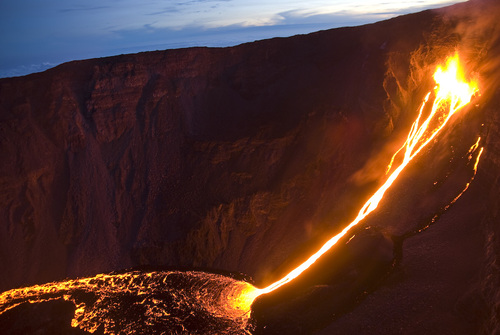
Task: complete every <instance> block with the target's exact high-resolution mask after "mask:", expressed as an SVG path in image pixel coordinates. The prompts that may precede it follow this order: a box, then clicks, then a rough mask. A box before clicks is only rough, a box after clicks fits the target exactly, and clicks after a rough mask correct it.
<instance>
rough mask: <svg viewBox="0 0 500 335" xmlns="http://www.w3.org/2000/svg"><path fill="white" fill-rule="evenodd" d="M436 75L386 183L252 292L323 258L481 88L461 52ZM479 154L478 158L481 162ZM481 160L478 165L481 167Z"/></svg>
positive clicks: (271, 288)
mask: <svg viewBox="0 0 500 335" xmlns="http://www.w3.org/2000/svg"><path fill="white" fill-rule="evenodd" d="M433 77H434V81H435V82H436V86H435V88H434V91H433V92H434V98H433V103H432V107H431V108H430V111H429V112H428V113H429V114H428V115H427V117H426V118H425V119H423V118H424V113H425V111H426V110H428V107H427V103H428V101H429V98H430V97H431V94H432V92H429V93H428V94H427V95H426V96H425V99H424V102H423V103H422V105H421V107H420V110H419V114H418V116H417V119H416V120H415V122H414V123H413V125H412V127H411V129H410V132H409V133H408V137H407V139H406V141H405V143H404V144H403V145H402V146H401V148H400V149H399V150H398V151H397V152H396V153H395V154H394V156H393V157H392V159H391V162H390V164H389V167H388V170H387V171H388V173H389V172H390V171H391V170H392V172H391V174H390V175H389V177H388V178H387V180H386V181H385V182H384V184H383V185H382V186H381V187H380V188H379V189H378V190H377V191H376V192H375V193H374V194H373V195H372V196H371V197H370V198H369V199H368V201H367V202H366V203H365V204H364V205H363V207H362V208H361V210H360V211H359V213H358V215H357V216H356V218H355V219H354V220H353V221H352V222H351V223H349V224H348V225H347V226H346V227H344V229H342V231H341V232H340V233H338V234H337V235H335V236H333V237H332V238H331V239H330V240H328V241H327V242H326V243H325V244H324V245H323V246H322V247H321V248H320V249H319V250H318V251H317V252H316V253H314V254H313V255H312V256H310V257H309V259H307V260H306V261H305V262H304V263H302V264H300V265H299V266H298V267H296V268H295V269H293V270H292V271H291V272H290V273H288V274H287V275H286V276H285V277H283V278H282V279H280V280H278V281H276V282H274V283H273V284H271V285H269V286H267V287H265V288H263V289H257V290H258V291H257V292H252V293H253V295H255V297H257V296H258V295H260V294H266V293H269V292H272V291H274V290H276V289H277V288H279V287H281V286H283V285H285V284H287V283H289V282H290V281H292V280H293V279H295V278H296V277H297V276H299V275H300V274H301V273H302V272H304V271H305V270H306V269H308V268H309V267H310V266H311V265H312V264H313V263H314V262H316V260H317V259H319V258H320V257H321V256H322V255H323V254H324V253H325V252H327V251H328V250H330V249H331V248H332V247H333V246H334V245H335V244H336V243H337V242H338V241H339V240H340V239H341V238H342V237H344V236H345V235H346V234H347V233H348V232H349V230H351V229H352V228H353V227H355V226H356V225H357V224H358V223H359V222H360V221H362V220H363V219H364V218H365V217H366V216H367V215H368V214H370V213H371V212H373V211H374V210H375V209H376V208H377V206H378V204H379V202H380V201H381V200H382V198H383V196H384V194H385V192H386V191H387V189H389V187H390V186H391V185H392V184H393V183H394V181H395V180H396V179H397V177H398V176H399V175H400V173H401V172H402V171H403V170H404V168H405V167H406V166H407V165H408V163H409V162H410V161H411V160H412V159H413V158H414V157H415V156H417V155H418V153H419V152H420V151H421V150H422V149H423V148H425V147H426V146H427V145H428V144H429V143H430V142H431V141H432V140H433V139H434V138H435V137H436V136H437V134H438V133H439V132H440V131H441V130H442V129H443V128H444V127H445V125H446V124H447V123H448V121H449V120H450V119H451V117H452V116H453V115H454V114H455V113H456V112H457V111H459V110H460V109H461V108H462V107H463V106H465V105H467V104H468V103H469V102H470V100H471V98H472V96H473V95H474V94H475V93H476V92H478V85H477V82H476V81H467V80H466V78H465V75H464V72H463V70H462V69H461V68H460V62H459V57H458V53H455V55H454V56H452V57H450V58H448V59H447V60H446V63H445V65H444V66H438V67H437V69H436V72H435V73H434V76H433ZM422 119H423V121H422ZM480 154H481V153H480ZM480 154H479V155H480ZM479 155H478V158H477V162H479ZM399 156H402V157H399ZM396 161H400V162H399V165H398V166H397V167H396V168H394V169H393V164H394V163H395V162H396ZM477 162H476V166H475V168H477Z"/></svg>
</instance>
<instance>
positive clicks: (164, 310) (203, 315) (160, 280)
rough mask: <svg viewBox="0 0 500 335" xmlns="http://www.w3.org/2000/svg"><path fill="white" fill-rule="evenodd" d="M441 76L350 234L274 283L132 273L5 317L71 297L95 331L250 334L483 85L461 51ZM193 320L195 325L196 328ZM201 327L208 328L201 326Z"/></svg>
mask: <svg viewBox="0 0 500 335" xmlns="http://www.w3.org/2000/svg"><path fill="white" fill-rule="evenodd" d="M433 78H434V80H435V83H436V86H435V87H434V89H433V90H432V91H431V92H429V93H428V94H427V95H426V96H425V98H424V101H423V103H422V105H421V106H420V109H419V112H418V116H417V118H416V120H415V121H414V123H413V124H412V126H411V129H410V131H409V133H408V136H407V138H406V141H405V142H404V143H403V145H402V146H401V147H400V149H399V150H397V151H396V153H395V154H394V155H393V156H392V159H391V161H390V163H389V166H388V170H387V175H388V177H387V179H386V180H385V182H384V183H383V184H382V186H380V188H379V189H378V190H377V191H376V192H375V193H373V195H372V196H371V197H370V198H369V199H368V200H367V201H366V202H365V204H364V205H363V206H362V207H361V209H360V210H359V213H358V215H357V216H356V218H355V219H354V220H353V221H352V222H350V223H349V224H347V225H346V226H345V227H344V228H343V229H342V231H340V232H339V233H338V234H337V235H335V236H333V237H332V238H331V239H330V240H328V241H327V242H326V243H325V244H324V245H323V246H321V248H319V250H318V251H317V252H315V253H314V254H313V255H311V256H310V257H309V258H308V259H307V260H306V261H305V262H303V263H302V264H300V265H299V266H297V267H296V268H295V269H293V270H292V271H291V272H289V273H288V274H287V275H286V276H284V277H283V278H281V279H279V280H277V281H276V282H274V283H272V284H270V285H269V286H267V287H264V288H257V287H255V286H253V285H252V284H250V283H248V282H246V281H244V280H238V279H234V278H231V277H228V276H223V275H217V274H210V273H204V272H195V271H183V272H181V271H158V272H141V271H132V272H128V273H124V274H107V275H97V276H95V277H91V278H83V279H74V280H67V281H61V282H55V283H48V284H43V285H36V286H32V287H28V288H21V289H14V290H10V291H6V292H3V293H2V294H1V295H0V314H4V313H7V312H8V311H9V310H11V309H13V308H15V307H17V306H19V305H21V304H24V303H38V302H49V301H52V300H57V299H64V300H66V301H71V302H72V303H73V304H74V306H75V310H74V317H73V319H72V321H71V326H73V327H78V328H80V329H83V330H86V331H89V332H92V333H93V332H95V331H98V332H101V333H110V334H113V333H123V332H126V333H136V334H137V333H155V332H156V331H158V332H161V331H164V330H165V329H169V330H170V331H171V332H172V333H184V334H185V333H204V334H222V333H227V334H232V333H250V332H251V330H252V327H251V321H250V312H251V309H252V304H253V303H254V301H255V300H256V299H257V297H259V296H262V295H265V294H268V293H270V292H273V291H275V290H277V289H278V288H280V287H283V286H284V285H286V284H288V283H290V282H292V281H293V280H294V279H295V278H297V277H298V276H300V275H301V274H302V273H303V272H304V271H305V270H307V269H308V268H309V267H310V266H311V265H312V264H314V263H315V262H316V261H317V260H318V259H319V258H320V257H321V256H322V255H324V254H325V253H326V252H327V251H329V250H330V249H332V247H333V246H335V245H336V244H337V242H338V241H339V240H340V239H341V238H342V237H344V236H345V235H346V234H347V233H348V232H349V231H351V229H353V227H355V226H356V225H358V224H359V223H360V222H361V221H362V220H363V219H364V218H365V217H366V216H368V215H369V214H370V213H372V212H373V211H374V210H375V209H376V208H377V206H378V204H379V202H380V201H381V200H382V198H383V197H384V194H385V192H386V191H387V190H388V189H389V188H390V187H391V185H393V183H394V182H395V181H396V179H397V178H398V176H399V175H400V174H401V173H402V172H403V170H404V169H405V168H406V166H407V165H408V164H409V163H410V162H411V161H412V160H413V159H414V158H415V157H417V155H418V154H419V153H420V152H421V151H422V150H423V149H424V148H425V147H426V146H428V145H429V144H430V143H431V142H433V141H435V140H437V136H438V134H439V133H440V132H441V130H442V129H443V128H444V127H445V126H446V125H447V124H448V123H449V121H450V120H451V118H452V117H453V116H454V115H456V114H457V113H458V112H460V111H461V110H463V107H464V106H466V105H467V104H468V103H469V102H470V101H471V99H472V97H473V96H474V94H476V93H477V92H478V90H479V89H478V84H477V81H475V80H467V78H466V76H465V73H464V71H463V70H462V68H461V66H460V61H459V56H458V53H455V55H454V56H452V57H449V58H448V59H447V60H446V62H445V64H444V65H443V66H438V67H437V69H436V71H435V73H434V76H433ZM478 149H479V139H478V141H477V142H476V143H475V144H474V145H473V146H472V147H471V150H470V152H469V155H470V158H472V154H473V153H474V152H476V151H477V150H478ZM482 150H483V148H480V149H479V153H478V154H477V156H476V162H475V165H474V173H475V171H476V170H477V164H478V162H479V158H480V156H481V153H482ZM467 187H468V184H467V186H466V188H465V189H464V191H465V190H466V189H467ZM462 193H463V192H462ZM462 193H461V194H462ZM461 194H460V195H461ZM460 195H459V196H460ZM457 198H458V197H457ZM457 198H455V199H454V200H453V201H456V199H457ZM193 311H194V312H193ZM192 325H194V326H193V327H194V328H190V326H192ZM200 325H203V326H201V328H200ZM193 329H196V331H195V330H193ZM221 329H224V331H221Z"/></svg>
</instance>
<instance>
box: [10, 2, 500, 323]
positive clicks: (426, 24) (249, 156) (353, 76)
mask: <svg viewBox="0 0 500 335" xmlns="http://www.w3.org/2000/svg"><path fill="white" fill-rule="evenodd" d="M478 3H480V4H481V6H479V5H478V4H477V3H474V2H473V3H471V4H466V5H458V6H454V7H452V9H447V10H444V11H443V10H441V11H433V12H431V11H426V12H422V13H418V14H413V15H407V16H404V17H399V18H396V19H392V20H389V21H385V22H381V23H377V24H373V25H367V26H362V27H355V28H343V29H335V30H329V31H322V32H318V33H313V34H309V35H305V36H295V37H291V38H286V39H271V40H265V41H259V42H254V43H248V44H244V45H240V46H236V47H231V48H221V49H218V48H213V49H212V48H191V49H183V50H167V51H158V52H149V53H141V54H135V55H122V56H116V57H111V58H103V59H93V60H86V61H79V62H71V63H67V64H63V65H61V66H58V67H57V68H54V69H51V70H49V71H46V72H43V73H39V74H33V75H29V76H26V77H20V78H10V79H0V161H1V162H2V163H1V164H0V218H1V221H0V222H1V225H0V259H1V261H0V290H6V289H9V288H14V287H18V286H22V285H29V284H36V283H41V282H47V281H51V280H57V279H63V278H65V277H76V276H87V275H94V274H96V273H100V272H107V271H111V270H118V269H123V268H129V267H134V266H139V265H168V266H187V267H205V268H219V269H224V270H228V271H241V272H244V273H247V274H249V275H251V276H253V277H254V279H255V280H256V282H257V284H259V283H262V284H265V283H269V282H270V281H272V280H274V279H276V277H277V276H278V275H279V273H282V272H284V271H286V270H287V269H289V268H290V267H291V266H292V265H293V264H296V262H297V260H298V259H301V258H303V254H304V253H308V252H310V251H311V250H313V249H315V248H316V247H317V245H318V244H319V243H320V242H321V241H324V240H325V238H326V237H325V236H329V235H330V234H331V233H332V231H334V230H335V229H337V228H338V227H339V226H340V225H341V224H342V223H343V222H345V221H346V220H348V219H349V218H351V217H352V216H353V214H355V213H356V212H357V210H358V208H359V206H360V204H362V202H363V201H364V199H365V197H366V194H368V192H369V191H371V190H373V189H374V188H375V187H376V185H377V183H378V180H380V177H381V176H383V173H384V164H386V163H387V161H388V159H390V156H391V154H392V152H393V149H394V148H397V145H398V144H400V143H401V135H402V134H404V133H405V132H406V131H407V129H408V126H409V125H410V124H411V122H412V121H413V117H414V116H415V111H416V109H417V108H418V105H419V104H420V102H421V99H422V97H423V95H424V94H425V92H426V91H427V90H428V89H429V87H432V83H430V82H428V81H426V80H424V79H425V78H426V76H425V75H428V71H429V69H430V65H433V62H436V61H437V60H439V59H440V57H441V56H443V55H445V54H447V53H449V52H451V51H452V50H453V49H454V48H455V47H456V46H457V45H462V44H460V43H462V42H463V43H465V42H464V41H466V42H467V43H469V44H470V45H473V46H477V45H480V46H481V48H482V49H481V48H477V49H478V50H479V49H480V50H479V51H477V50H476V49H472V48H471V49H467V50H468V53H467V57H468V58H467V59H468V60H469V61H470V64H472V65H473V66H475V70H476V71H478V72H480V73H481V75H483V77H484V78H486V79H485V81H486V82H487V83H488V85H487V87H486V90H485V93H484V94H483V96H482V98H481V101H480V105H479V107H472V108H471V109H472V110H473V113H475V114H473V113H469V114H473V115H472V116H469V114H468V116H467V117H464V118H463V119H460V121H459V122H458V125H457V126H456V127H455V128H454V129H455V130H453V131H450V132H448V133H447V134H446V136H447V142H446V144H445V145H442V144H441V146H437V148H436V149H433V150H434V151H430V152H429V153H428V154H426V155H424V156H426V159H427V160H421V161H419V162H417V163H415V167H414V168H413V169H411V171H409V173H408V175H407V176H404V178H402V181H401V185H400V186H397V187H395V190H394V192H392V193H391V194H388V195H387V199H388V200H387V201H385V202H384V203H383V204H381V206H382V208H381V210H380V211H379V212H377V213H376V214H375V215H374V216H373V218H371V219H369V220H368V221H367V222H366V225H369V226H373V227H377V229H379V230H381V231H383V233H384V234H385V235H386V236H391V237H392V238H396V240H398V238H399V240H398V241H400V244H399V246H400V249H399V250H398V251H397V252H399V253H401V254H403V255H407V256H408V258H405V257H404V256H403V257H402V259H401V261H400V262H399V266H400V269H402V270H401V271H402V272H403V273H409V275H408V276H405V275H400V276H399V277H398V276H396V275H395V276H396V278H395V279H394V278H393V279H391V280H392V284H391V285H393V286H394V287H395V288H394V287H393V288H392V290H391V289H390V288H386V290H387V291H383V290H382V291H377V292H376V293H375V294H374V295H370V297H376V298H373V301H372V300H370V299H368V302H367V303H372V304H373V305H374V306H379V307H378V308H379V309H378V313H379V315H380V314H381V313H382V314H383V313H384V308H388V307H387V304H388V303H389V301H393V300H394V295H395V294H396V295H397V293H398V292H409V293H408V295H409V296H410V297H411V296H413V297H416V296H417V295H418V296H419V297H421V296H423V297H424V298H421V299H424V300H425V297H426V296H427V297H431V296H435V294H436V290H439V287H440V286H439V285H440V284H439V283H441V284H442V283H443V282H446V283H449V276H450V274H449V273H448V272H446V271H442V272H440V273H439V276H438V278H437V282H438V284H432V283H431V281H430V277H431V274H432V272H431V270H430V269H431V268H432V266H429V263H427V262H420V263H419V262H418V260H419V259H421V258H420V257H421V256H422V255H426V257H427V259H428V260H429V261H432V260H433V259H434V257H436V255H437V251H436V252H434V251H432V250H434V248H433V246H435V245H440V243H441V242H440V241H441V240H443V239H446V237H447V236H448V234H449V233H448V230H447V229H444V228H443V229H438V230H434V231H433V230H432V229H434V228H432V229H430V230H428V231H433V232H434V233H433V234H427V232H428V231H426V232H424V233H423V234H427V235H420V234H418V235H417V236H415V234H416V232H417V231H418V230H420V229H421V228H423V227H426V226H428V224H429V221H430V219H431V218H432V215H433V213H434V212H435V211H436V210H439V208H441V207H442V206H443V204H446V203H447V202H449V200H450V199H453V196H455V195H456V192H457V190H459V189H461V187H462V186H463V184H464V183H465V182H467V181H468V179H469V177H470V169H469V167H470V166H469V167H467V166H466V165H465V164H464V167H463V168H462V167H457V166H458V165H457V164H455V163H453V162H461V161H460V159H461V157H462V158H463V156H465V153H466V152H467V150H468V148H469V146H470V145H471V141H472V143H473V142H474V141H475V138H477V135H478V134H482V135H483V138H484V142H483V143H484V145H485V146H486V154H485V156H484V158H483V161H482V162H481V170H480V173H479V175H478V176H477V178H476V181H475V182H474V184H473V186H472V187H471V189H470V190H469V191H468V193H467V194H466V198H465V199H466V202H465V201H464V202H462V203H461V205H457V206H454V207H453V208H451V209H450V210H449V211H448V213H446V214H445V215H444V216H443V217H442V218H441V219H440V222H441V221H443V222H445V223H446V222H447V223H448V225H446V224H443V227H449V229H453V227H455V223H456V224H457V226H458V227H463V229H462V230H460V233H457V234H458V235H457V234H455V235H453V236H455V237H456V238H455V239H453V242H452V243H450V244H448V247H446V248H443V250H446V253H445V255H448V256H449V257H445V256H443V257H441V258H439V260H440V261H442V262H443V263H442V264H448V266H451V265H450V264H454V263H453V262H454V261H453V258H452V257H451V255H453V254H454V251H453V250H462V249H461V248H462V246H463V245H464V241H471V243H469V244H468V248H470V249H469V250H468V251H467V252H466V253H465V252H463V253H464V255H465V254H466V255H469V256H468V258H467V259H468V261H465V262H463V263H460V264H461V265H457V267H458V269H457V268H456V267H455V268H454V269H455V270H456V272H452V273H454V274H455V276H458V278H460V283H458V284H456V285H455V284H451V286H452V287H453V288H454V289H451V290H448V291H446V292H445V293H444V294H445V297H446V299H444V300H443V301H445V303H443V304H441V305H439V306H438V307H436V308H437V311H436V313H435V314H433V315H439V313H440V311H441V312H442V311H443V310H446V309H453V308H454V306H455V303H456V301H457V299H459V297H461V296H462V291H463V290H469V289H470V290H472V291H471V292H473V293H468V294H469V295H468V296H467V297H469V298H470V297H472V298H470V299H472V300H474V299H476V300H478V299H479V300H481V297H483V295H486V294H485V292H486V287H489V286H492V285H493V284H492V282H491V278H493V277H494V276H498V274H497V269H495V265H494V264H497V263H495V262H496V261H495V260H498V255H499V251H498V250H499V247H498V233H499V231H498V225H496V222H497V214H498V213H497V209H498V201H497V199H498V196H499V195H498V191H497V190H498V187H497V185H498V173H497V171H498V168H499V166H500V161H499V160H498V157H500V151H499V150H498V143H500V138H498V133H499V132H498V131H497V130H498V127H499V124H500V121H499V119H498V112H497V110H496V106H497V102H498V97H499V95H498V93H497V90H496V84H497V83H498V77H497V75H496V73H497V71H495V70H496V69H497V67H496V59H495V55H496V54H498V53H495V50H498V43H496V42H497V40H496V37H497V35H495V34H496V33H497V31H496V30H495V29H494V27H496V26H493V28H492V31H493V32H494V33H489V34H483V35H487V36H488V38H487V39H486V37H484V36H483V35H481V34H479V35H478V36H479V37H477V36H476V37H477V39H478V40H479V41H480V42H481V43H479V42H477V41H475V42H474V40H472V39H468V38H469V37H470V36H469V35H470V34H469V35H468V34H466V33H464V31H466V32H467V28H468V27H469V26H471V27H472V26H474V24H473V22H475V21H472V20H466V19H465V18H467V17H466V16H467V15H471V16H472V15H475V14H474V13H473V12H474V11H472V10H471V8H473V9H476V8H480V9H481V10H483V11H484V10H485V9H484V8H483V7H485V8H486V12H488V13H489V14H491V15H492V17H495V16H494V15H496V12H497V8H496V7H497V6H496V4H494V3H493V2H491V4H489V3H488V2H487V1H486V2H478ZM464 13H466V14H464ZM492 13H493V14H492ZM464 17H465V18H464ZM499 17H500V16H499ZM497 22H498V20H497ZM490 27H491V26H490ZM477 29H479V28H477ZM481 38H482V39H481ZM485 41H486V42H487V43H486V42H485ZM474 43H476V44H474ZM469 44H468V45H469ZM470 50H475V51H474V52H476V51H477V53H474V52H472V51H470ZM474 57H476V58H477V59H479V60H477V59H476V58H474ZM472 60H474V62H472ZM472 65H471V66H472ZM429 84H430V86H429ZM481 124H485V126H483V127H481ZM450 146H453V148H454V149H453V150H454V151H453V152H454V154H453V159H452V160H454V161H453V162H452V163H449V164H448V163H446V162H448V161H449V160H450V157H449V156H447V155H448V152H449V148H450ZM432 155H435V156H432ZM436 155H438V156H436ZM436 157H439V159H437V158H436ZM429 161H431V163H429ZM460 166H461V165H460ZM461 169H462V170H461ZM436 180H437V181H438V183H437V186H433V185H434V184H433V182H434V181H436ZM413 185H417V186H416V187H415V190H414V191H412V192H409V191H408V190H409V189H410V186H411V187H413ZM457 185H458V186H457ZM464 197H465V196H464ZM460 201H462V199H461V200H460ZM394 203H397V204H398V205H397V206H394V205H392V204H394ZM456 208H459V209H456ZM454 211H455V212H454ZM453 213H455V214H453ZM451 222H454V224H453V225H452V224H451ZM471 232H472V233H471ZM471 234H472V235H473V236H472V238H470V237H471ZM427 236H429V237H427ZM406 237H408V239H407V240H405V238H406ZM417 238H418V239H422V240H424V241H422V242H419V243H416V242H408V241H417ZM426 239H427V240H426ZM426 243H427V244H426ZM425 245H428V247H425ZM429 248H431V249H432V250H431V251H429ZM439 255H443V253H440V254H439ZM424 259H425V258H424ZM450 262H451V263H450ZM283 264H284V265H283ZM405 271H407V272H405ZM412 271H413V272H412ZM412 273H413V274H414V273H421V274H427V275H428V276H427V277H426V276H425V275H422V276H423V277H424V278H423V279H422V278H421V277H419V276H416V277H415V276H414V275H413V274H412ZM492 276H493V277H492ZM417 277H418V279H415V278H417ZM426 280H429V281H426ZM422 281H423V284H421V283H422ZM471 282H472V283H473V284H471V285H468V284H465V283H471ZM422 285H427V286H425V289H422V287H423V286H422ZM453 285H455V286H453ZM488 285H489V286H488ZM493 286H494V285H493ZM427 288H428V289H427ZM470 290H469V291H470ZM497 291H498V290H497ZM497 291H496V292H497ZM412 292H413V293H412ZM426 294H427V295H426ZM469 298H468V299H469ZM488 298H489V299H490V300H489V301H486V302H483V301H482V300H481V302H480V303H481V304H483V303H484V306H485V307H484V308H485V310H488V308H489V309H490V310H489V312H488V313H490V314H491V315H492V319H491V320H489V321H488V322H490V323H491V324H492V326H488V327H495V322H497V321H498V320H497V321H495V318H494V317H493V316H494V315H495V310H494V307H493V306H495V302H496V301H498V299H497V300H495V299H496V298H491V296H490V297H488ZM476 300H474V301H476ZM483 300H484V299H483ZM401 304H403V303H401ZM429 304H430V302H429V303H428V304H427V305H426V303H423V304H422V306H420V307H421V309H422V310H425V308H428V305H429ZM462 305H464V304H462ZM462 305H461V306H462ZM465 305H467V304H465ZM384 306H385V307H384ZM396 306H398V305H396ZM403 307H408V308H410V307H409V306H407V305H404V306H403ZM420 307H418V308H420ZM392 308H393V309H394V310H397V309H398V308H397V307H392ZM357 310H358V309H356V310H355V311H354V312H353V313H354V314H349V315H351V316H350V317H352V318H354V320H357V318H361V316H359V315H357V314H355V313H356V311H357ZM385 310H387V309H385ZM389 310H390V309H389ZM399 310H403V309H399ZM490 314H488V315H490ZM360 315H361V314H360ZM405 315H407V314H405ZM425 317H426V319H425V320H427V321H428V323H425V322H424V323H422V319H423V317H422V318H421V317H415V318H414V319H412V318H406V319H405V318H404V317H403V316H401V318H400V319H398V321H397V322H399V323H398V326H399V325H400V324H401V327H403V328H405V327H407V326H408V325H409V324H411V325H416V324H424V325H425V327H424V326H422V328H421V329H427V328H426V327H430V326H429V324H430V323H429V322H431V321H432V320H436V318H437V317H438V316H435V317H434V319H432V317H431V316H429V315H427V314H426V316H425ZM483 319H484V315H483V316H482V319H481V320H479V321H477V325H475V326H473V329H479V328H480V327H486V326H485V325H484V322H483V321H484V320H483ZM363 320H366V322H367V323H368V325H366V327H365V328H363V329H361V330H359V331H360V332H358V333H363V331H365V333H374V332H373V329H372V328H370V327H372V325H373V324H376V322H379V321H380V318H377V317H372V318H365V319H363ZM429 320H431V321H429ZM343 322H344V323H343ZM352 322H353V321H352V320H350V321H349V319H347V321H343V319H342V320H339V321H338V322H337V324H336V326H335V327H340V328H336V330H337V331H340V332H345V331H346V329H349V327H350V324H351V323H352ZM370 322H371V323H370ZM391 322H394V320H392V321H391V320H390V318H389V319H388V321H387V323H388V324H390V323H391ZM447 322H449V323H453V322H459V324H460V322H466V321H464V319H463V318H461V317H460V316H454V317H450V318H449V319H448V320H447ZM467 322H468V321H467ZM472 322H476V321H472ZM357 324H358V325H359V324H361V323H359V322H357ZM474 327H475V328H474ZM370 329H371V330H370ZM384 329H387V328H384ZM399 329H400V328H397V329H396V330H395V332H394V333H397V332H398V331H399ZM463 329H466V328H463ZM467 329H468V328H467ZM491 329H494V328H491Z"/></svg>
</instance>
